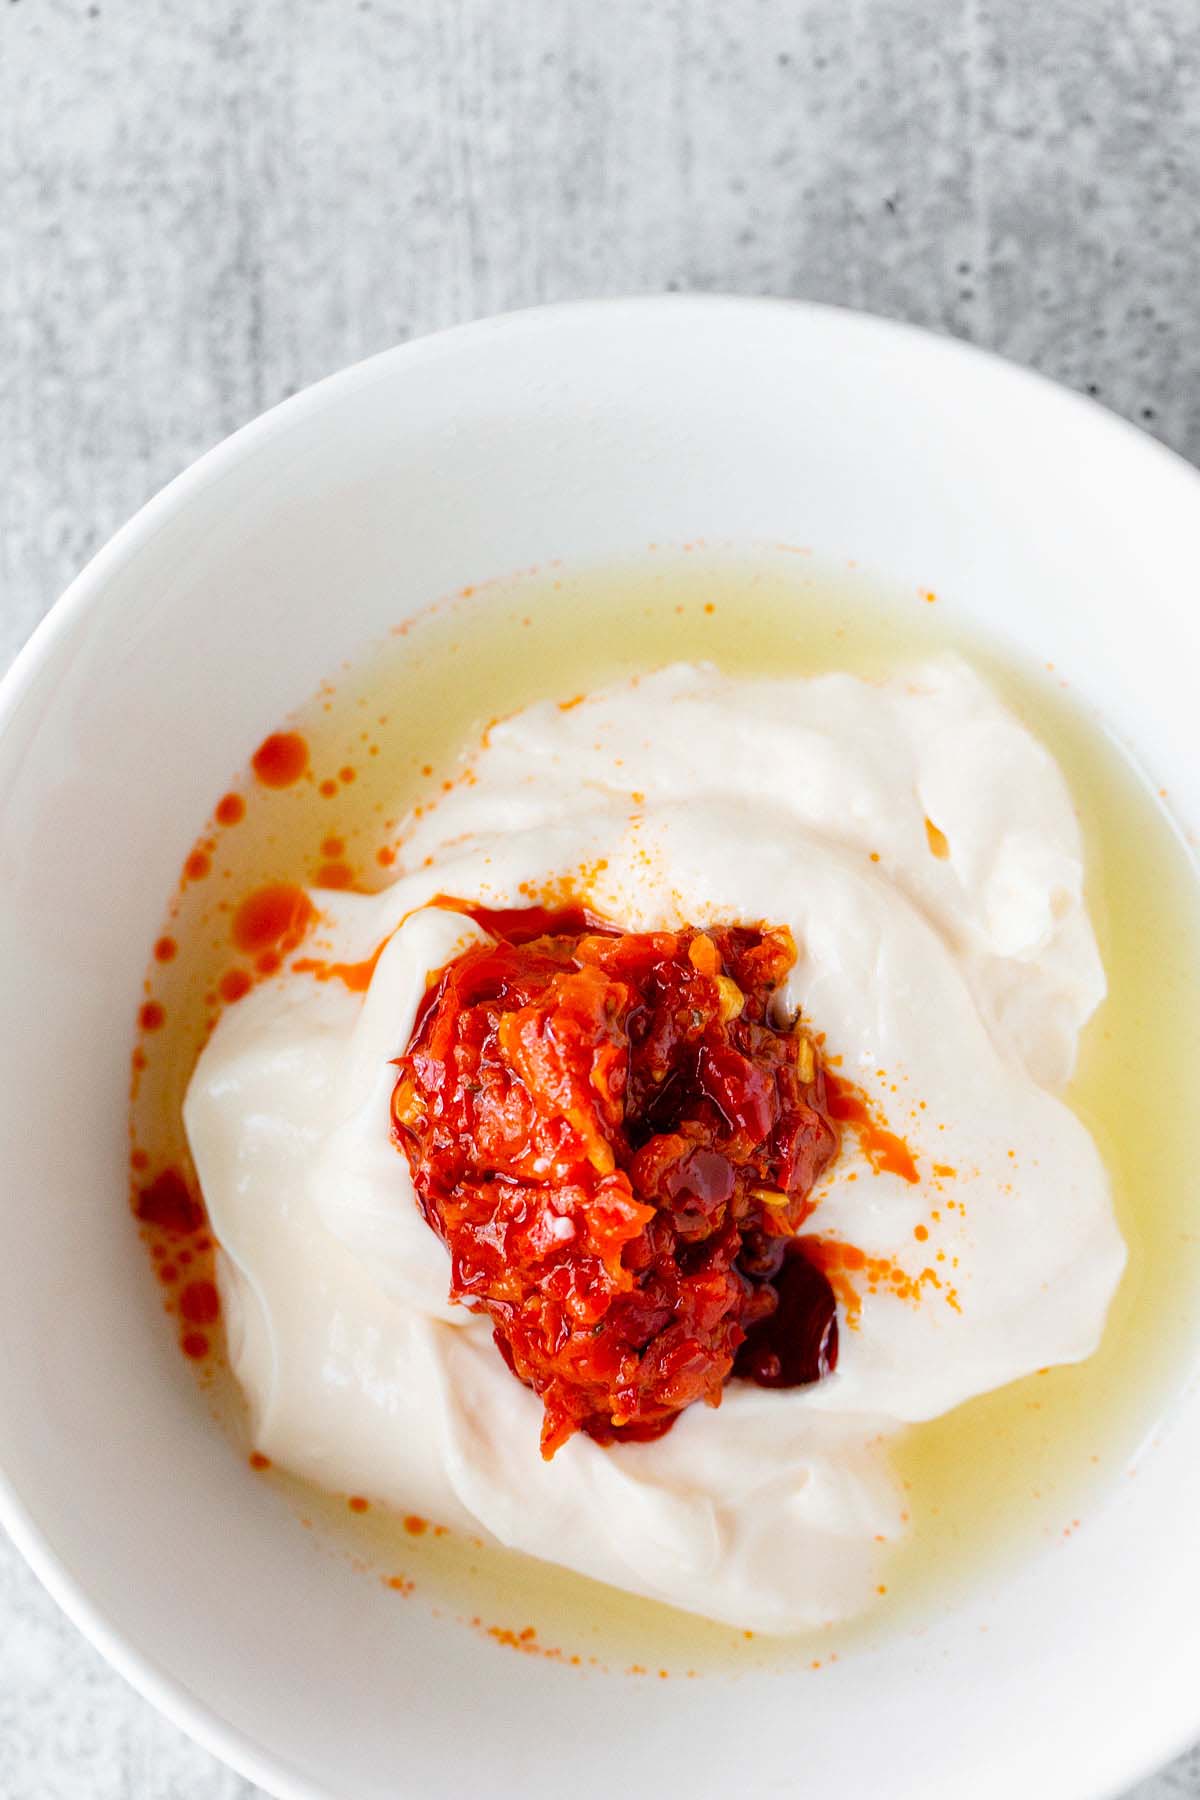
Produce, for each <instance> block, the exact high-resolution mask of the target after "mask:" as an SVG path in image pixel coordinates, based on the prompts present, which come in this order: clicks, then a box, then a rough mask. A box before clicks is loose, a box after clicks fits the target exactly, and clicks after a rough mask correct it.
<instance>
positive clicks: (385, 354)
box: [0, 293, 1200, 1800]
mask: <svg viewBox="0 0 1200 1800" xmlns="http://www.w3.org/2000/svg"><path fill="white" fill-rule="evenodd" d="M666 311H671V312H674V313H676V314H677V315H679V318H680V324H681V326H686V325H687V323H688V322H689V321H690V320H691V319H697V320H703V319H710V318H717V317H720V318H722V319H724V320H725V321H726V322H727V323H728V325H729V327H730V329H731V330H732V331H733V332H735V333H736V332H737V331H739V330H744V329H747V328H749V329H753V327H754V324H755V321H757V320H759V319H761V318H762V316H763V314H764V313H765V312H767V311H774V312H776V313H777V314H788V315H790V316H791V318H792V319H793V320H794V321H795V323H796V325H797V328H798V329H800V330H801V331H803V330H804V329H806V328H807V326H808V325H810V324H813V323H819V324H820V326H821V327H822V328H823V329H824V330H826V331H829V330H831V329H832V330H833V331H835V332H838V333H841V334H843V335H844V336H845V337H846V338H847V339H848V340H851V341H852V342H857V343H858V344H860V345H862V346H863V347H867V346H869V345H871V344H875V345H884V344H886V345H889V346H891V347H892V348H893V349H895V350H899V351H900V352H901V353H902V355H903V356H904V357H906V358H912V357H916V358H918V359H926V360H933V361H935V362H936V361H940V362H941V363H942V364H952V365H953V364H957V365H959V366H969V368H970V369H971V370H973V371H975V372H976V373H989V374H990V376H991V378H992V379H996V380H1001V381H1003V382H1004V383H1005V384H1006V385H1007V386H1008V387H1009V389H1010V391H1012V390H1021V391H1023V392H1024V394H1025V396H1026V398H1027V401H1028V402H1029V403H1030V404H1031V405H1033V406H1035V407H1037V408H1039V409H1041V411H1042V412H1043V414H1044V412H1045V409H1046V408H1047V407H1050V408H1051V409H1055V408H1057V409H1058V411H1059V414H1060V416H1062V417H1063V418H1064V419H1066V418H1069V417H1071V416H1072V415H1074V417H1075V418H1076V420H1078V421H1080V422H1082V423H1084V424H1086V425H1088V426H1089V427H1090V429H1091V430H1093V431H1095V432H1099V433H1107V434H1108V436H1109V439H1110V441H1112V442H1113V443H1114V446H1116V445H1118V444H1123V445H1124V446H1125V448H1126V450H1127V451H1128V452H1132V453H1133V454H1141V455H1142V456H1143V457H1144V458H1148V459H1149V460H1150V462H1151V463H1152V464H1153V465H1155V466H1156V467H1157V470H1158V472H1159V473H1158V477H1157V479H1159V480H1160V481H1166V482H1176V483H1178V482H1180V481H1181V480H1182V481H1183V482H1186V484H1187V485H1188V487H1189V488H1190V489H1191V491H1192V497H1193V499H1195V498H1196V497H1197V496H1198V494H1200V488H1198V485H1197V484H1200V471H1198V470H1197V469H1196V468H1194V467H1193V466H1192V464H1191V463H1189V462H1188V461H1187V460H1186V459H1185V458H1184V457H1183V456H1181V455H1180V454H1178V453H1177V452H1176V451H1174V450H1172V449H1170V448H1169V447H1167V446H1166V445H1164V444H1162V443H1161V442H1160V441H1159V440H1157V439H1156V438H1154V437H1152V436H1150V435H1149V434H1148V433H1147V432H1146V431H1144V430H1143V429H1141V428H1140V427H1139V426H1137V425H1135V424H1133V423H1132V422H1131V421H1129V420H1127V419H1124V418H1122V417H1121V416H1120V415H1119V414H1116V413H1113V412H1111V411H1110V410H1109V409H1108V408H1107V407H1105V406H1103V405H1101V404H1100V403H1099V402H1098V401H1096V400H1094V399H1093V398H1091V397H1089V396H1086V395H1083V394H1079V393H1077V392H1075V391H1074V390H1072V389H1070V388H1067V387H1064V386H1063V385H1061V384H1060V383H1058V382H1056V381H1054V380H1052V379H1050V378H1049V377H1047V376H1045V375H1042V374H1040V373H1039V372H1037V371H1036V370H1032V369H1029V368H1027V367H1025V366H1024V365H1022V364H1020V363H1017V362H1014V361H1011V360H1010V359H1008V358H1007V357H1004V356H1001V355H999V354H998V353H996V352H994V351H991V350H986V349H983V348H981V347H980V346H978V345H975V344H971V343H969V342H967V341H965V340H962V339H959V338H954V337H951V336H949V335H945V334H942V333H940V332H937V331H933V330H930V329H927V328H926V327H923V326H918V325H913V324H910V323H908V322H906V321H903V320H898V319H891V318H885V317H882V316H880V315H877V314H873V313H867V312H862V311H859V310H857V309H854V308H850V307H842V306H835V305H831V304H828V303H825V302H816V301H809V300H801V299H787V298H779V297H771V296H751V295H738V294H706V293H685V294H643V295H637V294H634V295H628V296H623V297H618V298H609V299H582V300H567V301H560V302H556V303H553V304H550V305H543V306H533V307H525V308H521V309H518V310H513V311H509V312H504V313H499V314H495V315H492V316H489V317H485V318H482V319H477V320H474V321H471V322H468V323H464V324H459V325H454V326H451V327H448V328H446V329H444V330H440V331H436V332H431V333H428V334H425V335H422V336H420V337H417V338H413V339H411V340H408V341H406V342H403V343H400V344H397V345H393V346H392V347H390V348H388V349H385V350H381V351H378V352H376V353H375V354H373V355H371V356H368V357H366V358H363V359H361V360H359V361H357V362H354V363H351V364H348V365H347V366H346V367H344V368H342V369H339V370H337V371H335V372H333V373H331V374H329V375H326V376H324V377H322V378H321V379H319V380H317V381H315V382H313V383H311V384H310V385H308V386H306V387H304V388H302V389H301V390H300V391H299V392H298V393H296V394H293V395H291V396H289V397H288V398H287V399H285V400H282V401H280V402H279V403H278V404H276V405H274V406H272V407H269V408H268V409H267V410H266V411H264V412H262V413H260V414H258V415H257V416H256V417H255V418H253V419H251V420H250V421H249V422H248V423H247V424H245V425H243V426H241V427H240V428H239V429H238V430H236V431H234V432H233V433H231V434H230V435H229V436H227V437H225V438H223V439H221V440H220V441H219V442H218V443H216V444H215V445H213V446H212V447H211V448H210V449H208V450H207V451H205V452H203V453H202V454H201V455H200V456H199V457H197V458H196V459H195V460H194V461H193V462H191V463H190V464H188V465H187V467H185V468H184V469H183V470H182V471H181V472H180V473H179V474H178V475H176V476H175V477H173V478H172V479H171V480H170V481H169V482H167V483H166V485H165V486H163V487H162V488H160V489H159V490H158V491H157V492H156V493H154V494H153V495H152V497H151V498H150V499H149V500H147V501H146V502H145V503H144V504H143V505H142V506H141V507H140V508H139V509H138V510H137V512H135V513H134V514H133V516H132V517H131V518H130V519H129V520H128V521H127V522H126V523H125V524H124V525H122V526H121V527H120V528H119V529H118V530H117V531H116V532H115V533H114V535H113V536H112V537H111V538H109V539H108V540H107V541H106V542H105V543H104V544H103V545H102V546H101V548H100V549H99V550H97V551H96V552H95V553H94V555H93V556H92V557H91V558H90V559H89V560H88V562H87V563H86V564H85V565H84V567H83V568H82V569H81V570H80V572H79V573H78V574H77V575H76V576H75V578H74V579H73V580H72V581H71V582H70V583H69V585H68V586H67V587H66V589H65V590H64V591H63V593H62V594H61V595H60V596H59V598H58V599H57V600H56V601H55V602H54V603H53V604H52V606H51V607H50V608H49V609H48V611H47V612H46V613H45V615H44V616H43V618H42V619H41V620H40V622H39V623H38V624H37V626H36V627H35V628H34V630H33V631H32V633H31V634H30V636H29V638H28V639H27V640H26V642H25V644H24V645H23V646H22V648H21V649H20V650H19V651H18V653H17V655H16V656H15V657H14V659H13V661H12V662H11V663H10V665H9V667H8V668H7V670H6V671H5V672H4V673H3V675H2V676H0V739H2V738H3V736H4V734H5V732H6V731H7V729H8V727H9V725H10V724H11V722H12V719H13V717H14V715H15V714H16V712H17V710H18V708H19V706H20V704H21V702H22V701H23V700H24V699H25V697H26V695H27V694H28V693H29V692H30V691H31V690H32V689H33V688H34V687H35V685H36V684H37V682H38V679H39V677H40V675H41V674H42V671H43V670H44V668H45V667H46V665H47V664H48V663H49V662H50V660H51V658H52V657H53V655H54V654H55V652H56V651H57V650H58V648H59V646H60V645H62V644H63V643H65V642H66V641H68V640H69V639H70V637H71V635H72V633H74V632H76V631H77V630H78V629H79V628H80V627H81V626H82V625H83V623H84V622H85V621H86V620H88V619H89V618H91V617H92V616H94V615H95V614H96V613H97V612H99V611H100V610H101V609H102V608H103V606H104V604H105V601H106V595H108V592H109V590H110V588H111V586H112V585H113V584H114V582H115V580H116V578H117V577H118V576H119V575H120V574H121V572H122V571H123V570H124V569H125V568H126V567H127V566H128V565H129V564H130V563H131V562H132V561H133V560H134V558H135V557H136V556H137V554H138V553H139V552H140V551H141V550H142V549H143V548H144V547H145V546H146V545H147V544H149V543H151V542H152V541H153V540H154V538H155V537H156V536H157V535H158V534H159V532H160V531H161V530H163V529H164V528H165V527H166V525H167V524H168V522H169V521H171V520H172V519H174V518H175V517H177V516H178V515H179V514H180V513H181V512H183V511H184V510H185V509H186V508H187V507H188V505H189V504H190V503H191V502H192V500H193V499H194V498H195V497H196V496H197V495H199V494H200V493H202V492H203V491H204V490H205V489H207V488H208V487H209V486H211V485H212V484H213V483H215V482H217V481H219V480H220V479H222V478H223V477H224V476H225V475H226V474H227V473H228V472H229V471H231V470H232V469H234V468H235V467H236V466H237V465H238V464H239V463H241V462H243V461H246V460H248V459H250V458H252V457H253V456H254V455H255V454H257V452H258V451H259V450H260V449H261V448H263V447H265V446H266V445H267V444H269V443H274V442H278V441H279V440H280V439H282V438H284V437H286V436H287V435H289V434H290V433H292V432H295V431H300V430H302V429H304V428H305V427H306V426H308V425H309V424H310V422H311V421H312V419H313V418H314V417H316V416H318V415H319V414H320V413H321V412H322V411H323V410H324V409H325V408H326V407H327V406H329V405H330V404H334V403H337V402H339V401H341V400H343V399H344V398H345V397H346V396H348V395H350V394H352V393H353V392H354V391H355V390H357V389H359V388H366V387H369V386H371V385H373V384H374V383H376V382H378V381H380V380H384V379H387V378H389V377H390V376H391V375H392V374H393V373H394V372H396V371H399V370H403V369H405V368H412V367H415V366H417V365H418V364H422V363H426V362H429V361H431V360H433V359H436V358H441V357H444V356H452V355H453V354H454V353H455V352H456V351H457V350H458V349H460V348H475V347H477V346H479V345H481V344H486V343H488V342H489V341H491V340H494V341H496V342H497V343H500V342H503V341H504V340H506V339H511V338H513V337H515V336H518V335H521V336H524V335H528V334H530V333H532V334H538V333H542V332H545V331H547V330H550V331H554V330H557V329H559V328H560V327H563V326H567V327H573V326H574V325H576V324H587V323H588V322H589V321H594V322H596V323H597V324H598V325H599V324H603V323H604V322H606V321H612V322H613V323H614V324H625V325H630V326H633V327H634V328H636V326H637V324H638V322H639V321H640V320H641V319H643V318H645V317H647V316H649V315H650V314H660V313H663V312H666ZM0 1526H3V1528H4V1529H5V1530H6V1531H7V1533H8V1535H9V1536H10V1538H11V1539H12V1541H13V1543H14V1544H15V1545H16V1548H17V1549H18V1551H19V1552H20V1554H21V1556H22V1557H23V1558H24V1560H25V1561H26V1563H27V1564H28V1565H29V1567H30V1568H31V1569H32V1571H33V1573H34V1575H35V1576H36V1577H37V1579H38V1580H39V1581H40V1582H41V1584H42V1586H43V1587H44V1588H45V1589H46V1591H47V1592H48V1593H49V1594H50V1596H51V1597H52V1599H53V1600H54V1601H55V1602H56V1603H57V1605H58V1606H59V1607H60V1608H61V1609H62V1611H63V1612H64V1613H65V1614H66V1616H67V1617H68V1619H70V1621H71V1622H72V1624H74V1625H75V1626H76V1627H77V1628H78V1629H79V1630H80V1631H81V1632H82V1633H83V1635H84V1637H85V1638H86V1639H87V1640H88V1641H89V1642H90V1643H91V1644H92V1645H93V1646H94V1647H95V1648H96V1649H97V1650H99V1651H100V1653H101V1655H102V1656H103V1657H104V1658H105V1660H106V1661H107V1662H108V1663H109V1664H110V1665H111V1666H112V1667H113V1668H115V1669H116V1670H117V1672H118V1673H119V1674H120V1675H122V1676H123V1677H124V1678H125V1680H126V1681H128V1682H129V1684H130V1685H131V1686H132V1687H133V1688H134V1689H135V1691H136V1692H138V1693H139V1694H141V1695H142V1696H143V1697H144V1698H145V1699H146V1700H148V1701H149V1702H150V1703H151V1705H153V1706H154V1707H155V1708H156V1709H157V1710H158V1711H159V1712H161V1713H162V1714H163V1715H164V1716H165V1717H166V1718H167V1719H169V1720H170V1721H171V1723H172V1724H174V1725H175V1726H177V1727H178V1728H179V1729H180V1730H181V1731H183V1732H184V1733H185V1734H186V1735H187V1736H188V1737H190V1738H191V1739H192V1740H193V1741H194V1742H196V1743H197V1744H199V1745H200V1746H201V1747H202V1748H203V1749H205V1750H207V1751H209V1752H210V1753H211V1754H212V1755H214V1756H215V1757H217V1758H219V1759H220V1760H221V1761H222V1762H224V1763H225V1764H226V1765H227V1766H229V1767H230V1768H232V1769H233V1770H234V1771H235V1772H237V1773H238V1774H240V1775H242V1776H244V1777H245V1778H246V1779H248V1780H250V1781H253V1782H255V1783H256V1784H257V1785H258V1786H260V1787H262V1788H263V1789H265V1790H266V1791H267V1792H268V1793H271V1794H274V1795H277V1796H281V1797H286V1800H341V1797H340V1796H338V1795H336V1794H335V1793H334V1791H333V1790H332V1789H330V1788H327V1787H326V1786H324V1785H323V1784H322V1783H319V1782H314V1781H313V1780H312V1779H311V1777H309V1776H307V1775H306V1774H305V1773H304V1772H303V1771H302V1770H300V1769H298V1768H296V1767H294V1766H292V1765H289V1764H288V1762H287V1761H286V1760H285V1759H283V1758H281V1757H280V1756H279V1755H277V1754H276V1753H275V1752H274V1751H270V1750H267V1749H266V1748H265V1747H264V1746H262V1745H261V1744H259V1743H258V1742H257V1741H256V1740H255V1739H254V1738H253V1737H252V1736H251V1735H250V1734H249V1733H247V1732H245V1731H243V1730H242V1729H240V1728H239V1727H237V1726H234V1725H232V1724H230V1722H229V1721H228V1720H227V1719H225V1718H224V1717H223V1716H222V1715H221V1713H220V1712H219V1711H218V1710H216V1709H215V1708H214V1707H213V1706H211V1705H210V1704H209V1703H208V1702H206V1701H205V1700H203V1699H201V1698H200V1697H199V1696H198V1695H197V1694H195V1693H194V1692H192V1691H191V1690H190V1689H189V1688H188V1687H187V1686H186V1685H185V1684H184V1683H182V1682H181V1681H179V1680H178V1679H177V1678H176V1677H174V1676H173V1675H171V1674H169V1673H168V1672H167V1671H166V1670H165V1669H164V1668H163V1667H162V1666H161V1665H160V1664H159V1663H157V1662H156V1661H155V1660H154V1659H153V1658H152V1657H150V1656H148V1655H146V1654H145V1653H144V1652H143V1651H141V1650H139V1649H138V1647H137V1645H136V1644H135V1643H134V1642H133V1641H132V1640H131V1639H129V1638H128V1637H127V1636H126V1634H125V1633H123V1632H122V1631H120V1630H118V1629H116V1628H115V1627H113V1626H112V1625H110V1623H109V1622H108V1620H107V1619H106V1617H105V1614H104V1610H103V1608H102V1607H101V1606H99V1605H98V1604H96V1603H95V1602H93V1600H92V1599H91V1598H90V1597H89V1594H88V1592H87V1590H86V1588H85V1587H84V1586H83V1585H82V1584H81V1582H80V1581H79V1580H77V1579H76V1578H75V1577H73V1576H72V1575H70V1574H68V1572H67V1571H66V1570H65V1569H64V1568H63V1567H62V1565H61V1564H60V1562H59V1559H58V1558H57V1556H56V1554H55V1552H54V1551H53V1550H52V1548H51V1547H50V1545H49V1543H48V1541H47V1540H46V1538H45V1537H44V1536H43V1534H42V1532H41V1530H40V1528H39V1526H38V1525H37V1522H36V1520H35V1518H34V1516H33V1514H32V1512H31V1511H30V1509H29V1508H28V1507H27V1506H26V1504H25V1502H24V1500H23V1499H22V1497H21V1495H20V1494H19V1493H18V1491H17V1489H16V1486H15V1484H14V1483H13V1481H12V1479H11V1478H10V1477H9V1475H8V1473H7V1471H6V1470H5V1468H4V1466H3V1459H2V1452H0ZM1198 1732H1200V1708H1198V1711H1197V1716H1196V1719H1195V1720H1194V1721H1192V1722H1191V1723H1190V1724H1189V1725H1187V1726H1181V1727H1180V1729H1179V1731H1178V1732H1177V1733H1175V1734H1172V1735H1171V1737H1170V1739H1169V1741H1167V1742H1160V1743H1157V1744H1155V1745H1154V1746H1153V1747H1152V1749H1151V1747H1150V1746H1147V1748H1148V1749H1151V1756H1152V1760H1146V1761H1143V1762H1140V1765H1139V1768H1138V1769H1134V1770H1132V1771H1126V1772H1125V1773H1124V1774H1123V1775H1122V1776H1121V1778H1120V1780H1119V1781H1118V1783H1117V1785H1116V1786H1114V1787H1112V1788H1110V1789H1108V1790H1107V1792H1108V1793H1109V1795H1110V1796H1115V1795H1118V1794H1121V1793H1123V1792H1124V1791H1125V1789H1126V1788H1127V1786H1128V1783H1129V1781H1130V1780H1137V1779H1138V1778H1139V1775H1140V1774H1145V1773H1147V1772H1149V1770H1151V1769H1152V1768H1154V1767H1157V1766H1159V1765H1160V1764H1161V1763H1163V1762H1165V1761H1168V1760H1170V1759H1171V1758H1172V1757H1174V1756H1176V1755H1178V1754H1180V1753H1181V1752H1182V1751H1184V1750H1186V1749H1187V1748H1188V1746H1189V1745H1190V1744H1191V1743H1192V1742H1194V1740H1195V1738H1196V1736H1197V1733H1198Z"/></svg>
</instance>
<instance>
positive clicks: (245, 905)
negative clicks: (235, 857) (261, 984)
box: [231, 881, 316, 956]
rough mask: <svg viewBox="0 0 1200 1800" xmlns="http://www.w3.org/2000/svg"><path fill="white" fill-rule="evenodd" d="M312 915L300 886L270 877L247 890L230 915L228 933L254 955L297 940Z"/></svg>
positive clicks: (237, 943) (308, 901) (292, 944)
mask: <svg viewBox="0 0 1200 1800" xmlns="http://www.w3.org/2000/svg"><path fill="white" fill-rule="evenodd" d="M315 917H316V914H315V912H314V911H313V905H312V901H311V900H310V899H309V897H308V895H307V894H306V893H305V891H304V889H303V888H302V887H296V886H295V885H294V884H293V883H292V882H287V881H273V882H269V883H268V884H267V886H266V887H261V888H256V889H255V891H254V892H253V893H252V894H247V896H246V898H245V899H244V900H243V901H242V903H241V905H240V906H239V907H238V909H237V911H236V912H235V913H234V915H233V925H232V929H231V935H232V937H233V941H234V943H235V944H236V945H237V947H238V949H239V950H243V951H245V953H246V954H247V955H248V956H253V955H254V954H255V952H256V951H261V950H273V949H275V948H276V947H277V946H279V945H280V944H289V945H291V946H294V945H295V944H297V943H299V941H300V939H301V938H302V937H303V935H304V933H305V932H306V931H307V929H308V927H309V925H311V923H312V921H313V919H314V918H315Z"/></svg>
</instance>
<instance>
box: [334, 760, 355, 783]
mask: <svg viewBox="0 0 1200 1800" xmlns="http://www.w3.org/2000/svg"><path fill="white" fill-rule="evenodd" d="M338 780H339V781H342V782H345V783H346V784H347V785H349V783H350V782H352V781H353V780H354V770H353V769H352V768H351V767H350V764H349V763H347V764H346V766H345V768H344V769H339V770H338Z"/></svg>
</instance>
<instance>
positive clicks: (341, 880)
mask: <svg viewBox="0 0 1200 1800" xmlns="http://www.w3.org/2000/svg"><path fill="white" fill-rule="evenodd" d="M353 880H354V870H353V869H351V868H350V867H349V865H348V864H346V863H344V862H327V863H322V864H321V867H320V868H319V869H318V870H317V886H318V887H323V888H348V887H349V886H350V883H351V882H352V881H353Z"/></svg>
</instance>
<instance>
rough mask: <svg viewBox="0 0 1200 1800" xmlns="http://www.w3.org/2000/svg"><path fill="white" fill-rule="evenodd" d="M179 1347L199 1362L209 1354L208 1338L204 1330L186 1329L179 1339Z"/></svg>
mask: <svg viewBox="0 0 1200 1800" xmlns="http://www.w3.org/2000/svg"><path fill="white" fill-rule="evenodd" d="M179 1347H180V1349H181V1350H182V1351H183V1354H184V1355H185V1356H190V1357H191V1359H192V1361H193V1362H199V1361H200V1360H201V1358H202V1357H205V1356H207V1355H208V1339H207V1338H206V1337H205V1335H204V1333H203V1332H202V1331H185V1332H184V1334H183V1336H182V1338H181V1339H180V1340H179Z"/></svg>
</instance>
